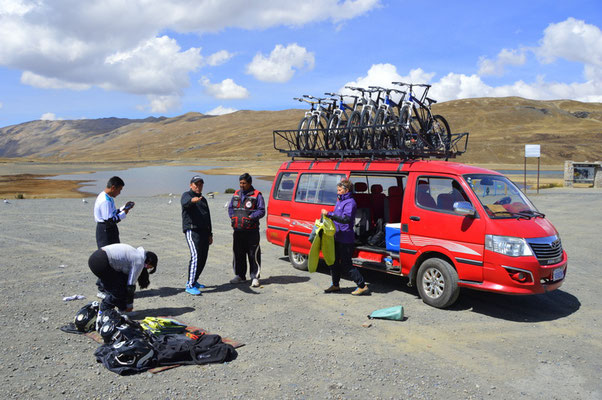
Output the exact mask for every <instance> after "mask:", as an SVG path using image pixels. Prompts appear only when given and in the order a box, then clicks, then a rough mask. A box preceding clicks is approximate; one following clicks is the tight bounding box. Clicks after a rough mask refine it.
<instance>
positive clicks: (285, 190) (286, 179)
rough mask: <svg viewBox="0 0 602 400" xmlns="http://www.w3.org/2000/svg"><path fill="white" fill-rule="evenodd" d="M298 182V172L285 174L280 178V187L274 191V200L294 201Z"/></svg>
mask: <svg viewBox="0 0 602 400" xmlns="http://www.w3.org/2000/svg"><path fill="white" fill-rule="evenodd" d="M296 181H297V173H296V172H283V173H281V174H280V176H279V177H278V186H277V187H276V190H275V191H274V199H276V200H292V199H293V192H294V191H293V190H294V189H295V182H296Z"/></svg>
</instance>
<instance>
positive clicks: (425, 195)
mask: <svg viewBox="0 0 602 400" xmlns="http://www.w3.org/2000/svg"><path fill="white" fill-rule="evenodd" d="M456 201H469V200H468V196H467V195H466V193H465V192H464V190H463V189H462V187H461V186H460V184H459V183H458V182H457V181H456V180H454V179H451V178H435V177H419V178H418V180H417V182H416V204H417V205H419V206H421V207H423V208H430V209H435V210H439V211H444V212H454V203H455V202H456Z"/></svg>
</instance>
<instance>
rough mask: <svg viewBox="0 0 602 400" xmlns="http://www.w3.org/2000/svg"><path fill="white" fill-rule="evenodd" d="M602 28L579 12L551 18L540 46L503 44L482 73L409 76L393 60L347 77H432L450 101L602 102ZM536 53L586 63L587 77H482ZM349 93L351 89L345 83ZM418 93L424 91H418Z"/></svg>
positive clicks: (370, 80)
mask: <svg viewBox="0 0 602 400" xmlns="http://www.w3.org/2000/svg"><path fill="white" fill-rule="evenodd" d="M601 49H602V32H601V31H600V29H599V28H598V27H596V26H594V25H589V24H586V23H584V22H583V21H578V20H576V19H574V18H568V19H567V20H566V21H563V22H560V23H558V24H551V25H550V26H548V27H547V28H546V29H545V31H544V32H543V37H542V39H541V41H540V47H536V48H526V47H521V48H520V49H517V50H514V49H502V50H501V51H500V52H499V53H498V55H497V56H496V58H495V59H494V60H490V59H487V58H485V57H481V58H480V59H479V67H480V68H479V73H478V74H472V75H466V74H462V73H455V72H450V73H448V74H447V75H445V76H443V77H442V78H440V79H439V80H436V79H434V78H435V73H431V72H426V71H423V70H422V69H421V68H416V69H412V70H411V71H410V72H409V73H408V74H407V75H405V76H403V75H401V74H400V73H399V72H398V71H397V68H396V66H394V65H392V64H374V65H372V66H371V67H370V69H369V70H368V72H367V73H366V75H365V76H361V77H358V78H357V79H356V80H355V81H352V82H347V83H346V85H348V86H360V87H368V86H370V85H373V86H384V87H392V85H391V82H393V81H402V82H413V83H430V84H432V87H431V88H430V91H429V97H432V98H434V99H436V100H438V101H447V100H455V99H463V98H471V97H506V96H519V97H524V98H529V99H535V100H552V99H574V100H578V101H585V102H602V50H601ZM530 52H531V53H534V54H536V55H537V56H538V58H539V60H541V61H542V62H544V63H550V62H553V61H554V60H555V59H557V58H562V59H565V60H569V61H574V62H580V63H583V74H584V77H585V79H586V81H584V82H569V83H560V82H548V81H546V80H545V79H544V77H543V76H540V77H538V78H537V79H536V81H535V82H524V81H522V80H520V81H516V82H513V83H510V84H507V85H501V86H490V85H488V84H487V83H485V82H484V81H483V79H482V77H483V76H487V75H502V74H503V72H504V68H505V67H506V66H511V65H515V66H516V65H523V64H525V62H526V60H527V55H528V53H530ZM340 90H341V91H343V92H344V93H351V92H352V91H350V90H348V89H344V88H341V89H340ZM418 94H421V93H420V92H418Z"/></svg>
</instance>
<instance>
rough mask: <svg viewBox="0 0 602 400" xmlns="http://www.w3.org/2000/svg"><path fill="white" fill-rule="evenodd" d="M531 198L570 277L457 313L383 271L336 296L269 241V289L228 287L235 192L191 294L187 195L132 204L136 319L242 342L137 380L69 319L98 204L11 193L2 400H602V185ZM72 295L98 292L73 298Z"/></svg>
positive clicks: (216, 212) (128, 234) (0, 234)
mask: <svg viewBox="0 0 602 400" xmlns="http://www.w3.org/2000/svg"><path fill="white" fill-rule="evenodd" d="M531 198H532V200H533V201H534V202H535V204H536V205H537V206H538V208H539V209H540V211H542V212H544V213H546V214H547V216H548V217H549V218H550V219H551V220H552V221H553V222H554V224H555V225H556V227H557V228H558V229H559V231H560V232H561V235H562V239H563V243H564V247H565V249H566V250H567V252H568V253H569V258H570V264H569V271H568V277H567V280H566V282H565V284H564V285H563V286H562V287H561V288H560V290H557V291H555V292H553V293H550V294H547V295H539V296H530V297H511V296H503V295H497V294H490V293H482V292H475V291H470V290H464V291H462V293H461V296H460V300H459V301H458V303H456V304H455V305H454V306H453V307H452V308H451V309H449V310H437V309H434V308H431V307H428V306H427V305H425V304H424V303H422V301H421V300H420V299H419V298H418V297H417V294H416V291H415V289H414V288H408V287H407V286H406V282H407V281H406V280H405V279H404V278H399V277H393V276H385V275H381V274H378V273H369V272H365V273H364V274H365V276H366V278H367V280H368V282H369V285H370V288H371V290H372V294H371V295H370V296H366V297H359V298H357V297H354V296H351V295H349V293H350V292H351V290H352V289H353V283H352V282H351V281H343V282H342V285H343V286H344V287H345V293H343V294H331V295H325V294H323V293H322V290H323V289H324V288H326V287H327V286H328V285H329V283H330V277H329V275H328V272H327V270H326V269H320V270H319V271H318V272H317V273H314V274H311V275H310V274H309V273H306V272H302V271H297V270H295V269H293V268H292V267H291V265H290V263H289V262H288V260H287V259H285V258H284V257H283V253H282V249H281V248H279V247H276V246H273V245H271V244H269V243H268V242H267V241H266V240H265V235H262V251H263V255H262V259H263V267H262V286H261V287H260V288H257V289H255V288H251V287H249V286H248V285H230V284H229V283H228V280H229V279H230V278H232V267H231V259H232V255H231V254H232V253H231V229H230V227H229V223H228V220H227V216H226V212H225V209H224V207H223V206H224V204H225V203H226V202H227V200H228V197H227V196H226V195H220V196H217V197H216V198H215V199H211V200H209V204H210V207H211V210H212V213H213V223H214V234H215V243H214V245H213V246H211V249H210V253H209V260H208V262H207V266H206V269H205V271H204V272H203V274H202V276H201V282H202V283H204V284H205V285H207V288H206V289H205V290H204V292H203V295H202V296H199V297H193V296H190V295H188V294H187V293H185V292H184V291H183V288H184V284H185V276H186V268H187V261H188V249H187V246H186V244H185V240H184V235H183V234H182V233H181V231H180V225H181V221H180V209H179V204H178V201H179V198H175V199H174V202H173V204H168V200H169V198H168V197H150V198H137V199H136V198H135V199H131V200H134V201H136V207H135V208H134V210H133V211H132V212H131V213H130V214H129V216H128V219H127V220H125V221H124V222H122V223H121V224H120V230H121V240H122V242H124V243H129V244H131V245H134V246H140V245H142V246H144V247H145V248H146V249H148V250H152V251H155V252H156V253H157V254H158V255H159V268H158V272H157V274H155V275H153V276H152V277H151V278H152V283H151V287H150V289H147V290H144V291H140V292H138V293H137V297H136V302H135V308H136V309H135V311H134V313H133V315H134V317H136V318H142V317H144V316H150V315H154V316H157V315H172V316H175V317H177V318H179V319H180V320H182V321H183V322H186V323H188V324H191V325H196V326H200V327H202V328H205V329H206V330H208V331H210V332H213V333H218V334H220V335H222V336H227V337H231V338H233V339H236V340H238V341H241V342H243V343H245V346H244V347H242V348H240V349H239V350H238V353H239V356H238V358H237V359H236V360H234V361H232V362H230V363H226V364H216V365H207V366H202V367H199V366H184V367H180V368H175V369H172V370H168V371H164V372H161V373H158V374H150V373H145V374H140V375H135V376H130V377H120V376H118V375H116V374H114V373H112V372H109V371H108V370H106V369H105V368H104V367H103V366H102V365H101V364H97V363H96V361H95V359H94V356H93V352H94V349H95V348H96V346H97V344H96V343H94V342H92V341H91V340H90V339H88V338H86V337H82V336H77V335H70V334H66V333H63V332H61V331H60V330H59V329H58V328H59V327H60V326H62V325H64V324H66V323H68V322H70V321H71V320H72V319H73V316H74V314H75V312H76V311H77V310H78V309H79V308H80V307H81V306H83V305H84V304H86V303H87V302H88V301H91V300H93V299H94V296H95V293H96V291H95V286H94V281H95V279H94V277H93V276H92V274H91V273H90V271H89V270H88V267H87V259H88V256H89V255H90V254H91V253H92V251H93V250H95V240H94V221H93V218H92V209H93V200H94V199H92V198H89V199H88V202H87V203H84V202H82V200H80V199H52V200H10V203H9V204H0V226H1V229H0V250H1V257H0V271H1V280H0V282H1V285H0V304H1V308H0V323H1V325H2V328H1V330H0V346H1V348H2V349H4V350H3V351H2V352H1V353H0V354H1V356H0V382H1V385H0V398H3V399H8V398H31V399H37V398H44V399H48V398H68V399H92V398H103V399H110V398H113V399H130V398H131V399H139V398H148V399H176V398H178V399H179V398H220V399H221V398H241V399H247V398H279V399H280V398H295V399H297V398H298V399H303V398H307V399H315V398H334V399H338V398H385V399H387V398H395V399H397V398H412V399H433V398H452V399H567V398H570V399H601V398H602V383H601V381H600V376H601V375H602V374H601V372H602V359H601V357H600V355H601V354H602V340H601V336H602V335H601V332H602V329H600V321H601V317H602V307H601V306H602V300H601V299H600V296H599V288H600V287H601V286H602V277H601V274H600V273H599V265H600V263H599V262H598V261H597V259H598V257H597V256H598V255H597V250H598V249H599V246H600V239H599V238H600V235H599V221H598V219H599V218H600V216H601V215H602V192H601V191H599V190H548V191H542V192H541V194H540V195H531ZM127 200H130V199H127ZM124 201H125V200H124ZM263 228H265V223H263ZM74 294H81V295H85V296H86V297H87V299H86V300H80V301H72V302H64V301H63V300H62V298H63V297H64V296H69V295H74ZM398 304H402V305H403V306H404V307H405V314H406V317H407V319H406V320H405V321H403V322H398V321H377V320H373V321H370V323H371V326H369V327H363V326H362V324H364V323H365V322H368V319H367V318H366V315H367V314H369V313H370V312H372V311H373V310H375V309H379V308H384V307H389V306H393V305H398Z"/></svg>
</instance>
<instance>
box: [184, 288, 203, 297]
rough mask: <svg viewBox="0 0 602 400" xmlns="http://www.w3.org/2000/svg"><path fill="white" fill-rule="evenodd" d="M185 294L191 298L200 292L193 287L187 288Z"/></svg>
mask: <svg viewBox="0 0 602 400" xmlns="http://www.w3.org/2000/svg"><path fill="white" fill-rule="evenodd" d="M186 293H189V294H191V295H193V296H198V295H200V294H201V291H200V290H199V289H198V288H195V287H194V286H193V287H187V288H186Z"/></svg>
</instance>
